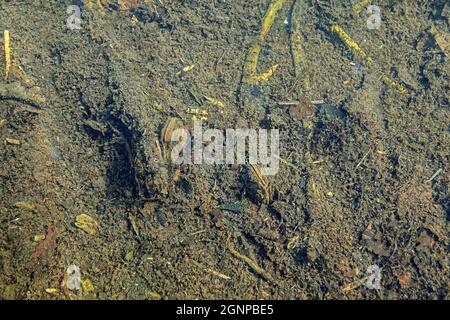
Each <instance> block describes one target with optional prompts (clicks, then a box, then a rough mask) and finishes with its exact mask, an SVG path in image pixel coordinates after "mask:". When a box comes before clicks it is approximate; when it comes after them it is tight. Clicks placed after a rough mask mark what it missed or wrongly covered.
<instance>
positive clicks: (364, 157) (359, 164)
mask: <svg viewBox="0 0 450 320" xmlns="http://www.w3.org/2000/svg"><path fill="white" fill-rule="evenodd" d="M370 151H372V149H369V151H367V152H366V154H365V155H364V156H363V157H362V159H361V161H360V162H358V164H357V165H356V167H355V170H356V169H358V168H359V166H361V165H362V163H363V162H364V160H365V159H366V158H367V156H368V155H369V153H370Z"/></svg>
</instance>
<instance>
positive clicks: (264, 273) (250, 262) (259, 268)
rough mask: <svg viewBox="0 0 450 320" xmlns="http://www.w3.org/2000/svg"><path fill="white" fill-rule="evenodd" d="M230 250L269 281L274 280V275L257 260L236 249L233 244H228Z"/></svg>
mask: <svg viewBox="0 0 450 320" xmlns="http://www.w3.org/2000/svg"><path fill="white" fill-rule="evenodd" d="M227 247H228V250H230V251H231V253H232V254H233V255H234V256H235V257H236V258H238V259H240V260H242V261H244V262H245V263H246V264H247V265H248V266H249V267H250V268H251V269H252V270H253V271H254V272H256V273H257V274H258V275H260V276H261V277H262V278H264V279H266V280H267V281H269V282H272V277H271V276H270V274H268V273H267V272H266V271H264V269H262V268H261V267H260V266H258V264H257V263H256V262H254V261H253V260H252V259H250V258H249V257H247V256H244V255H242V254H240V253H239V252H238V251H237V250H236V249H234V248H233V247H232V245H231V244H227Z"/></svg>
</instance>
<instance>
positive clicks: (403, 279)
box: [398, 271, 412, 288]
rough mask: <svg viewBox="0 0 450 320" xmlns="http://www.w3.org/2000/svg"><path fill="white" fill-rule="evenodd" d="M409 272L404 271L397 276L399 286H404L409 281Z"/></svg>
mask: <svg viewBox="0 0 450 320" xmlns="http://www.w3.org/2000/svg"><path fill="white" fill-rule="evenodd" d="M411 276H412V275H411V272H409V271H406V272H405V273H403V274H402V275H401V276H399V277H398V283H399V284H400V288H405V287H407V286H408V285H409V283H410V282H411Z"/></svg>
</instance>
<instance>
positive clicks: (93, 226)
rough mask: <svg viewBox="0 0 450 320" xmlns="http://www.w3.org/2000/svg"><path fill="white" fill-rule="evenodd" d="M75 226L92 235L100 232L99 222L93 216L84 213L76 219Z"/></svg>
mask: <svg viewBox="0 0 450 320" xmlns="http://www.w3.org/2000/svg"><path fill="white" fill-rule="evenodd" d="M75 225H76V226H77V227H78V228H80V229H81V230H83V231H84V232H86V233H87V234H90V235H95V234H96V233H97V231H98V223H97V221H96V220H95V219H94V218H92V217H91V216H88V215H87V214H84V213H82V214H79V215H78V216H77V217H76V222H75Z"/></svg>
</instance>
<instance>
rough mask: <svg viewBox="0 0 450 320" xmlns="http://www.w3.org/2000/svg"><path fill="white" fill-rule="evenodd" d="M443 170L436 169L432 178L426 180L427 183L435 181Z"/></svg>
mask: <svg viewBox="0 0 450 320" xmlns="http://www.w3.org/2000/svg"><path fill="white" fill-rule="evenodd" d="M442 171H443V170H442V169H439V170H438V171H436V172H435V173H434V174H433V175H432V176H431V178H430V179H428V180H427V181H425V183H430V182H431V181H433V180H434V179H435V178H436V177H437V176H438V175H440V174H441V172H442Z"/></svg>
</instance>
